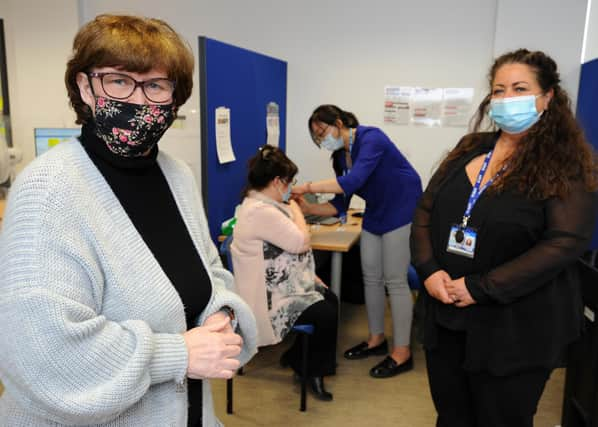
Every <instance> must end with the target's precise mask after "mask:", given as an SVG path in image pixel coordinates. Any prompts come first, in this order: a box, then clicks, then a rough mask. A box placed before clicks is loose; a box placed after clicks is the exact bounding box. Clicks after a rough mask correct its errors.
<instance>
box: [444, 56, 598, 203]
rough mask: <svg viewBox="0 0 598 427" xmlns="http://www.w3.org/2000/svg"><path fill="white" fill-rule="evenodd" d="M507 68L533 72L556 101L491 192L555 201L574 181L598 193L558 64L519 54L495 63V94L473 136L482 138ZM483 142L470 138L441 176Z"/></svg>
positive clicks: (448, 159) (487, 99)
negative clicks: (500, 74) (501, 72)
mask: <svg viewBox="0 0 598 427" xmlns="http://www.w3.org/2000/svg"><path fill="white" fill-rule="evenodd" d="M505 64H524V65H527V66H529V67H530V68H531V69H532V71H533V72H534V74H535V75H536V78H537V80H538V84H539V85H540V87H541V88H542V91H543V93H547V92H548V91H550V90H551V89H552V90H553V92H554V95H553V98H552V100H551V101H550V103H549V104H548V109H547V110H546V111H544V113H543V114H542V116H541V117H540V120H539V121H538V122H537V123H536V124H535V125H534V126H532V128H530V130H529V131H528V132H527V134H525V136H524V137H523V138H521V141H519V143H518V144H517V148H516V149H515V151H514V152H513V153H512V154H511V155H510V157H509V158H508V159H507V163H508V167H507V169H506V170H505V171H504V173H503V174H501V175H500V176H499V177H498V178H497V179H496V181H495V182H494V183H493V185H492V186H491V187H490V188H488V191H493V192H501V191H503V190H504V189H505V188H511V189H515V190H516V191H518V192H520V193H522V194H525V195H526V196H527V197H530V198H533V199H538V200H543V199H547V198H549V197H554V196H558V197H561V198H563V197H566V196H567V195H568V194H569V192H570V190H571V182H572V181H581V182H583V183H584V185H585V187H586V189H587V190H588V191H595V190H596V189H598V180H597V176H598V175H597V172H598V167H597V165H598V163H597V162H596V157H595V154H594V151H593V149H592V148H591V146H590V145H589V144H588V143H587V142H586V140H585V137H584V134H583V131H582V129H581V127H580V126H579V124H578V123H577V121H576V120H575V117H574V116H573V113H572V111H571V100H570V99H569V96H568V95H567V92H566V91H565V90H564V89H563V88H562V87H561V86H560V84H559V83H560V77H559V73H558V71H557V65H556V63H555V62H554V60H553V59H552V58H551V57H549V56H548V55H546V54H545V53H544V52H540V51H534V52H531V51H529V50H527V49H519V50H516V51H513V52H509V53H506V54H504V55H502V56H500V57H499V58H498V59H496V61H495V62H494V64H493V65H492V67H491V68H490V73H489V75H488V82H489V90H490V93H488V95H486V97H485V98H484V100H483V101H482V103H481V104H480V105H479V107H478V109H477V112H476V114H475V115H474V117H473V118H472V131H473V132H480V130H481V128H482V124H483V122H484V121H485V119H486V118H487V114H488V109H489V105H490V99H491V91H492V83H493V81H494V77H495V75H496V72H497V71H498V69H499V68H500V67H502V66H503V65H505ZM490 126H491V128H492V129H493V130H495V131H496V126H495V125H494V123H492V122H491V123H490ZM486 130H488V129H486ZM477 136H479V134H477ZM479 140H480V138H479V137H476V133H472V134H470V135H468V136H466V137H465V138H464V139H463V140H462V141H461V143H460V144H458V145H457V147H455V148H454V149H453V150H452V151H451V152H450V153H449V154H448V156H447V157H446V158H445V159H444V160H443V162H442V163H441V165H440V168H439V171H440V174H441V176H442V174H443V172H446V169H447V166H448V164H449V163H451V162H452V161H454V160H456V159H458V158H460V157H461V156H463V155H464V154H466V153H467V152H469V151H471V150H472V149H474V148H475V147H476V146H477V144H478V142H479Z"/></svg>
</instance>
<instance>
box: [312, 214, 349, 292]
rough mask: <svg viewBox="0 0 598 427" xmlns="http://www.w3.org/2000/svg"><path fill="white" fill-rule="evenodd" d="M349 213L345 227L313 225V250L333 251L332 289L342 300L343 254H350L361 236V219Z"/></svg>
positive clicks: (338, 225) (331, 268)
mask: <svg viewBox="0 0 598 427" xmlns="http://www.w3.org/2000/svg"><path fill="white" fill-rule="evenodd" d="M352 213H353V212H351V211H349V214H348V215H347V223H346V224H344V225H340V224H335V225H311V226H310V230H311V248H312V249H317V250H322V251H331V252H332V265H331V267H330V288H331V289H332V292H334V293H335V294H336V296H337V297H338V300H339V301H340V299H341V278H342V265H343V252H348V251H349V249H351V248H352V247H353V245H354V244H355V243H357V241H358V240H359V236H360V235H361V218H356V217H354V216H351V214H352Z"/></svg>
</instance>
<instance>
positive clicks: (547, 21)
mask: <svg viewBox="0 0 598 427" xmlns="http://www.w3.org/2000/svg"><path fill="white" fill-rule="evenodd" d="M594 1H596V0H594ZM586 6H587V0H567V1H563V0H526V1H521V0H499V1H498V10H497V17H496V40H495V43H494V55H495V56H499V55H500V54H502V53H504V52H506V51H508V50H513V49H517V48H520V47H526V48H528V49H530V50H542V51H544V52H546V53H547V54H549V55H550V56H551V57H552V58H553V59H554V60H555V61H556V63H557V65H558V67H559V70H560V75H561V80H562V86H563V87H564V88H565V90H567V92H568V93H569V96H570V97H571V100H572V105H574V106H575V105H577V90H578V88H579V73H580V67H581V47H582V41H583V33H584V26H585V19H586Z"/></svg>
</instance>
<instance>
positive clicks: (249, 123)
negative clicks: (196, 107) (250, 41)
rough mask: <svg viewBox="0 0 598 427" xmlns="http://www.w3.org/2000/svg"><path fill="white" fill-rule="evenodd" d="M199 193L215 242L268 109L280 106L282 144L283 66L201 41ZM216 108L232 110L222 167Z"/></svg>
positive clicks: (262, 135)
mask: <svg viewBox="0 0 598 427" xmlns="http://www.w3.org/2000/svg"><path fill="white" fill-rule="evenodd" d="M199 65H200V67H199V81H200V111H201V157H202V161H201V163H202V183H201V184H202V193H203V202H204V205H205V209H206V213H207V216H208V223H209V227H210V234H211V236H212V239H213V240H214V241H216V240H217V238H218V235H219V234H220V226H221V224H222V222H223V221H225V220H226V219H228V218H230V217H232V216H233V214H234V209H235V206H236V205H237V204H239V203H240V202H241V192H242V190H243V188H244V187H245V184H246V178H247V161H248V160H249V158H251V157H253V156H254V155H255V154H256V153H257V152H258V148H259V147H261V146H262V145H264V144H265V143H266V139H267V131H266V107H267V105H268V103H270V102H275V103H277V104H278V106H279V117H280V118H279V123H280V138H279V147H280V148H281V149H282V150H285V146H286V140H285V135H286V97H287V63H286V62H285V61H282V60H279V59H276V58H272V57H270V56H266V55H262V54H260V53H256V52H253V51H250V50H247V49H243V48H239V47H236V46H232V45H230V44H226V43H223V42H219V41H217V40H213V39H209V38H207V37H199ZM218 107H227V108H229V109H230V131H231V141H232V146H233V151H234V154H235V158H236V161H234V162H230V163H224V164H221V163H220V162H219V161H218V154H217V151H216V123H215V121H216V119H215V112H216V108H218Z"/></svg>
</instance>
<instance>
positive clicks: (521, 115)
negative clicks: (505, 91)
mask: <svg viewBox="0 0 598 427" xmlns="http://www.w3.org/2000/svg"><path fill="white" fill-rule="evenodd" d="M539 96H542V95H529V96H513V97H510V98H499V99H493V100H491V101H490V111H489V112H488V116H490V118H491V119H492V120H494V122H495V123H496V125H497V126H498V127H499V128H500V129H501V130H503V131H504V132H506V133H521V132H525V131H526V130H528V129H529V128H531V127H532V126H533V125H534V124H536V122H537V121H538V120H539V119H540V116H541V115H542V113H538V110H536V98H537V97H539Z"/></svg>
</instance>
